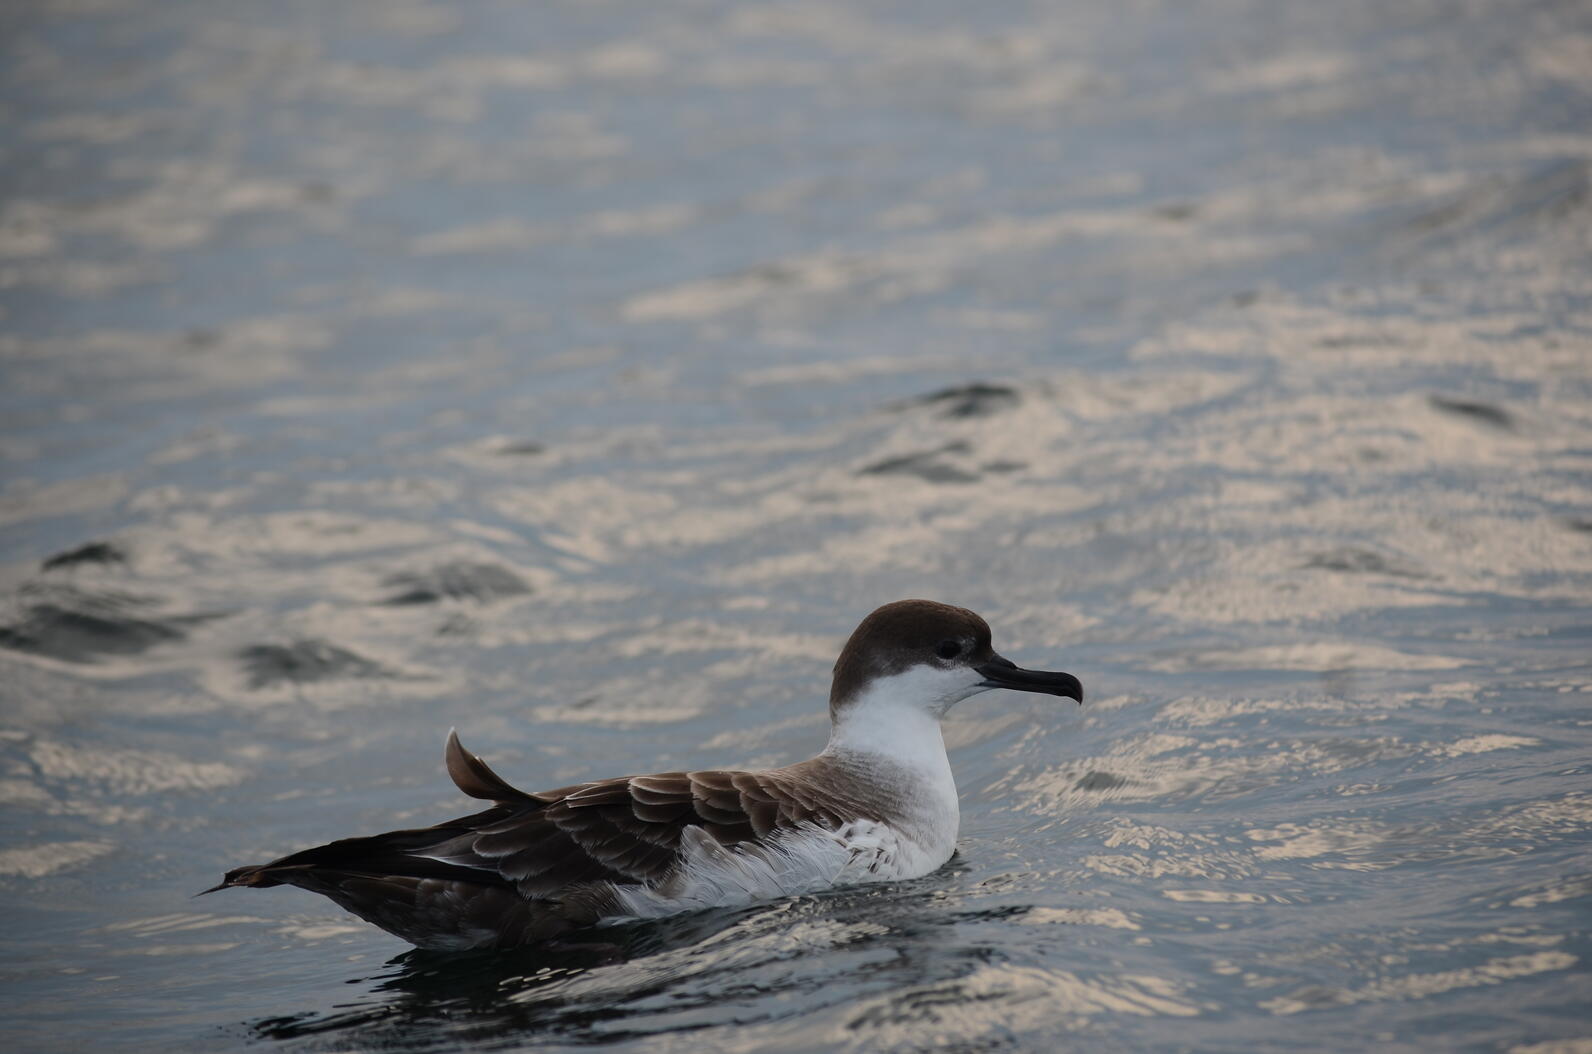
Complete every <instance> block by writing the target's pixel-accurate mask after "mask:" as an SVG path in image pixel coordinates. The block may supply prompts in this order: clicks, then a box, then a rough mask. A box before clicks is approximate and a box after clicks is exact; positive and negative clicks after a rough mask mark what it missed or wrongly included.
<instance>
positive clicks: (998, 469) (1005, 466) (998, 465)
mask: <svg viewBox="0 0 1592 1054" xmlns="http://www.w3.org/2000/svg"><path fill="white" fill-rule="evenodd" d="M1027 467H1028V462H1026V461H987V462H985V463H984V464H982V465H980V466H979V468H981V469H983V470H984V471H985V472H994V473H998V474H1005V473H1007V472H1021V471H1022V470H1023V469H1025V468H1027Z"/></svg>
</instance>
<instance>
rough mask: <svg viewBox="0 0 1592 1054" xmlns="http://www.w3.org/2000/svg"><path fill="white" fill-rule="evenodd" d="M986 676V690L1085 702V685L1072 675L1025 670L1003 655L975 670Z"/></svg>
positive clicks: (984, 683) (982, 683)
mask: <svg viewBox="0 0 1592 1054" xmlns="http://www.w3.org/2000/svg"><path fill="white" fill-rule="evenodd" d="M973 669H974V670H976V671H978V672H979V673H981V674H983V675H984V680H983V681H982V682H980V686H981V687H984V688H1011V689H1013V690H1015V691H1019V692H1043V693H1045V694H1046V695H1064V696H1066V697H1067V698H1068V699H1076V700H1078V701H1079V702H1080V703H1081V702H1083V685H1082V684H1080V683H1078V678H1076V677H1074V676H1073V675H1072V674H1070V673H1059V672H1058V673H1052V672H1050V671H1049V670H1025V669H1023V668H1022V667H1021V666H1018V665H1017V664H1016V663H1014V662H1012V661H1011V660H1010V659H1003V658H1001V657H1000V656H999V655H997V656H995V657H994V658H993V659H991V660H990V661H989V662H986V663H984V664H983V665H982V666H975V667H973Z"/></svg>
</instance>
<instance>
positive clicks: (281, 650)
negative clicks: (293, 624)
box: [238, 640, 392, 688]
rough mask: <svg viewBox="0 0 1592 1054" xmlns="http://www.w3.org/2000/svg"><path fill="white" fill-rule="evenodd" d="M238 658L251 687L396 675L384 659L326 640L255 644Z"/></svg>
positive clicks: (243, 651) (244, 650) (270, 686)
mask: <svg viewBox="0 0 1592 1054" xmlns="http://www.w3.org/2000/svg"><path fill="white" fill-rule="evenodd" d="M238 659H239V661H240V662H242V664H243V670H244V673H245V674H247V676H248V684H249V687H250V688H272V687H275V686H277V685H281V684H313V683H315V682H318V681H331V680H342V679H353V678H368V677H389V676H391V675H392V674H391V672H390V671H389V670H387V669H386V667H384V666H382V665H381V664H380V663H377V662H372V661H371V660H370V659H367V658H365V657H364V656H363V655H359V654H356V653H355V652H351V651H349V650H348V649H347V648H339V647H338V646H337V645H335V644H330V643H327V642H326V641H323V640H297V641H294V642H293V643H291V644H255V645H253V646H251V647H248V648H244V649H243V650H242V651H240V652H238Z"/></svg>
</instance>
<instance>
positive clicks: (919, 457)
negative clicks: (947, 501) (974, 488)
mask: <svg viewBox="0 0 1592 1054" xmlns="http://www.w3.org/2000/svg"><path fill="white" fill-rule="evenodd" d="M970 449H971V447H969V446H968V444H966V443H962V442H957V443H947V444H946V445H945V446H942V447H939V448H938V449H936V450H925V451H923V452H921V453H918V454H903V455H901V456H900V457H890V458H885V459H884V460H883V461H875V462H874V463H873V464H871V465H865V466H864V467H862V468H861V469H859V470H858V471H857V474H858V475H859V476H914V477H916V478H918V479H921V480H923V481H925V482H927V483H973V482H976V481H977V480H978V478H979V477H978V474H977V473H973V472H968V471H967V470H966V469H962V468H958V467H957V466H955V465H952V464H950V463H948V462H946V461H944V460H942V456H943V455H945V454H965V453H967V452H968V451H969V450H970Z"/></svg>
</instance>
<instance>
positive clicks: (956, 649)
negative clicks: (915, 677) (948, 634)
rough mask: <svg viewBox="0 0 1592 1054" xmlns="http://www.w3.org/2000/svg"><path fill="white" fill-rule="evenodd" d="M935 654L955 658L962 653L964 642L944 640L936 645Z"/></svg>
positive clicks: (945, 657)
mask: <svg viewBox="0 0 1592 1054" xmlns="http://www.w3.org/2000/svg"><path fill="white" fill-rule="evenodd" d="M934 654H936V655H938V656H939V657H940V658H942V659H954V658H956V657H957V656H958V655H960V654H962V644H961V642H960V641H954V640H942V641H940V643H939V644H937V645H935V648H934Z"/></svg>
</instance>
